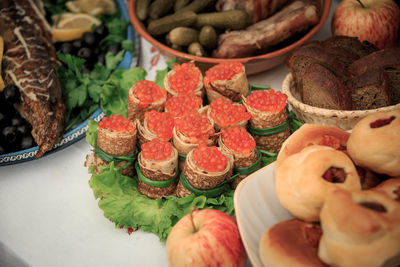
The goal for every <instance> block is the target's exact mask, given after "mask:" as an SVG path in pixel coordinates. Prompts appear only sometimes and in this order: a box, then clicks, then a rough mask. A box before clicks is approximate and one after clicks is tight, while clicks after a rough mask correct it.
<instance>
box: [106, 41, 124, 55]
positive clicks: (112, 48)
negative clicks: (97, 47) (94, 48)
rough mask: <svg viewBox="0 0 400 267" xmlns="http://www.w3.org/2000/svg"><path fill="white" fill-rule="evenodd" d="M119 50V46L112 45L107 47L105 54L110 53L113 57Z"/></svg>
mask: <svg viewBox="0 0 400 267" xmlns="http://www.w3.org/2000/svg"><path fill="white" fill-rule="evenodd" d="M120 50H121V45H120V44H112V45H109V46H108V47H107V52H111V53H112V54H113V55H114V56H115V55H116V54H117V53H118V52H119V51H120Z"/></svg>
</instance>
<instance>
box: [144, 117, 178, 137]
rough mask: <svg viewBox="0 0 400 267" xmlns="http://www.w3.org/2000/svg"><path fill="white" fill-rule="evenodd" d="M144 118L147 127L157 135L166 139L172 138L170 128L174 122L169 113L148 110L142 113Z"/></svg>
mask: <svg viewBox="0 0 400 267" xmlns="http://www.w3.org/2000/svg"><path fill="white" fill-rule="evenodd" d="M144 119H145V120H146V122H147V127H148V128H149V129H150V130H152V131H153V132H155V133H156V134H157V137H160V138H165V139H167V140H169V139H171V138H172V129H173V128H174V124H175V123H174V118H173V117H172V116H171V114H169V113H167V112H158V111H156V110H150V111H147V112H146V113H144Z"/></svg>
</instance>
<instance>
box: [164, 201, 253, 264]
mask: <svg viewBox="0 0 400 267" xmlns="http://www.w3.org/2000/svg"><path fill="white" fill-rule="evenodd" d="M166 248H167V257H168V263H169V265H170V266H172V267H178V266H187V267H198V266H209V267H212V266H220V267H222V266H227V267H228V266H229V267H235V266H245V265H246V251H245V249H244V247H243V243H242V239H241V238H240V234H239V229H238V227H237V224H236V222H235V220H234V219H233V218H232V217H230V216H229V215H227V214H226V213H224V212H222V211H218V210H212V209H204V210H195V211H191V213H190V214H187V215H185V216H184V217H182V218H181V219H180V220H179V221H178V222H177V223H176V224H175V225H174V227H173V228H172V230H171V232H170V234H169V235H168V238H167V243H166Z"/></svg>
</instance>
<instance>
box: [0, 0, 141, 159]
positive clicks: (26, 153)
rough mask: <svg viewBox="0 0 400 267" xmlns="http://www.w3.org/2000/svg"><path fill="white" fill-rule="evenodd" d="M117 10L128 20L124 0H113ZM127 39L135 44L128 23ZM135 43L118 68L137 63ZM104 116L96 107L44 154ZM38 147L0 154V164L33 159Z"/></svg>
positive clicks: (73, 139) (70, 141)
mask: <svg viewBox="0 0 400 267" xmlns="http://www.w3.org/2000/svg"><path fill="white" fill-rule="evenodd" d="M115 3H116V4H117V6H118V8H119V10H120V11H121V17H122V19H123V20H127V21H129V14H128V10H127V7H126V3H125V1H124V0H115ZM127 39H129V40H132V42H133V43H134V45H135V31H134V30H133V27H132V25H131V24H130V25H129V26H128V29H127ZM136 46H137V45H135V55H132V54H131V53H130V52H126V53H125V55H124V58H123V59H122V61H121V62H120V64H119V65H118V68H124V69H129V68H131V67H132V66H136V65H137V57H138V51H139V49H138V48H137V47H136ZM103 117H104V113H103V112H102V110H101V108H99V109H97V110H96V111H95V112H94V113H93V114H92V115H91V116H90V117H89V118H88V119H87V120H86V121H84V122H82V123H81V124H79V125H78V126H76V127H75V128H74V129H72V130H70V131H68V132H67V133H65V134H64V135H63V137H62V140H61V141H60V142H59V143H58V144H57V145H55V146H54V147H53V148H52V149H51V150H50V151H48V152H46V153H45V154H44V156H46V155H49V154H51V153H54V152H57V151H59V150H61V149H63V148H65V147H67V146H69V145H72V144H73V143H75V142H77V141H79V140H81V139H82V138H84V137H85V135H86V132H87V130H88V120H89V119H94V120H95V121H100V120H101V119H102V118H103ZM38 150H39V147H38V146H35V147H31V148H29V149H25V150H20V151H17V152H13V153H8V154H3V155H0V166H5V165H11V164H16V163H21V162H25V161H29V160H33V159H35V155H36V153H37V152H38Z"/></svg>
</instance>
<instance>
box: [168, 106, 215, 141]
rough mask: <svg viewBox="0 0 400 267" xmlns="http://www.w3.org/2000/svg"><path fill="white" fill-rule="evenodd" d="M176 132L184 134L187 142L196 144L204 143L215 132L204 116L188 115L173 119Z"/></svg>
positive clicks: (197, 114)
mask: <svg viewBox="0 0 400 267" xmlns="http://www.w3.org/2000/svg"><path fill="white" fill-rule="evenodd" d="M175 127H176V130H177V131H179V132H182V133H184V134H186V136H187V137H189V138H190V140H189V142H191V143H193V144H198V143H200V142H204V141H205V140H207V139H208V138H209V137H210V136H212V135H213V134H214V133H215V131H214V128H213V126H212V125H211V123H210V121H209V120H208V118H207V115H206V114H200V113H190V114H186V115H185V116H183V117H179V118H176V119H175Z"/></svg>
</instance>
